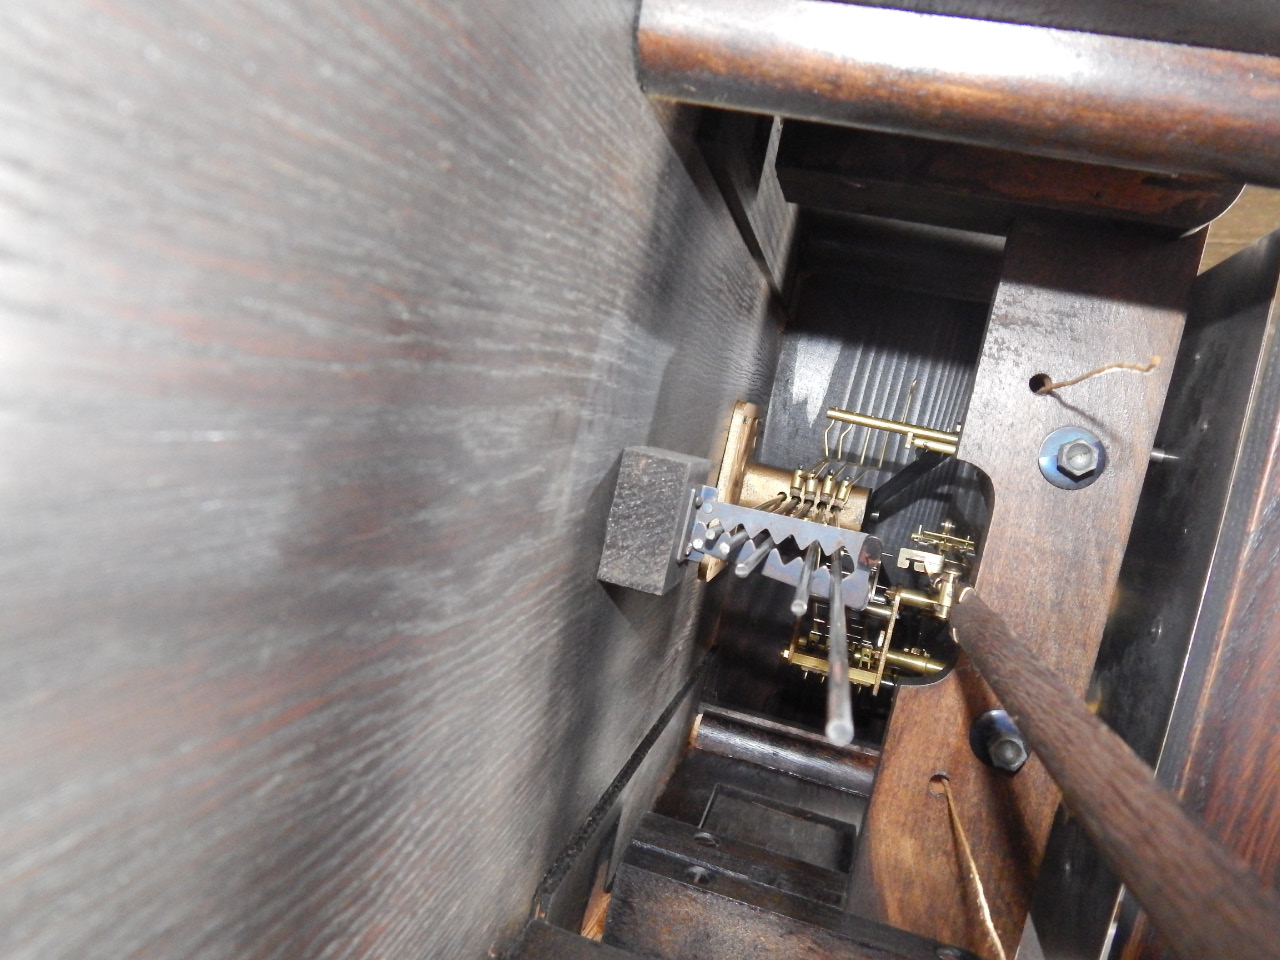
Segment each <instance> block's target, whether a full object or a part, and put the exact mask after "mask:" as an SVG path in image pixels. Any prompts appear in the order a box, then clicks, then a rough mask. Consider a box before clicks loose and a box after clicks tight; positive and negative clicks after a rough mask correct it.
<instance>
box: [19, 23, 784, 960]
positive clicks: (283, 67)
mask: <svg viewBox="0 0 1280 960" xmlns="http://www.w3.org/2000/svg"><path fill="white" fill-rule="evenodd" d="M633 19H634V9H633V6H632V4H631V3H629V2H624V0H617V2H609V3H598V2H591V0H564V2H556V3H541V4H536V5H528V4H525V5H521V4H509V3H501V2H498V0H486V2H474V0H471V2H453V3H431V2H428V3H410V2H393V0H370V2H366V3H362V4H357V5H351V4H345V3H339V2H335V0H320V2H316V3H309V4H302V3H297V2H291V0H286V2H271V3H268V2H265V0H264V2H249V3H232V2H219V0H211V2H199V3H197V2H194V0H164V2H161V0H124V2H119V3H109V2H87V0H86V2H77V0H70V2H67V3H61V4H47V5H20V6H13V7H11V8H9V9H7V10H6V11H5V13H4V14H3V21H4V29H3V30H0V104H2V105H3V111H4V112H3V117H4V128H5V135H4V137H3V138H2V139H0V277H2V278H3V282H2V283H0V371H2V375H0V462H2V463H3V464H4V467H3V484H2V485H0V506H2V509H3V516H4V523H3V525H2V526H0V530H2V533H0V542H2V544H3V549H0V558H2V560H0V563H3V575H2V576H0V602H2V604H3V607H4V610H5V617H4V622H3V626H2V627H0V689H2V690H3V696H0V771H2V772H0V953H2V954H4V955H5V956H6V957H12V958H40V960H48V958H55V957H88V956H103V957H134V958H161V957H163V958H173V957H200V958H222V957H226V958H237V960H241V958H259V957H261V958H267V957H301V956H319V955H324V956H331V957H342V958H354V957H374V956H379V957H385V956H404V957H414V956H431V957H442V958H450V957H457V958H474V957H479V956H482V955H484V954H485V952H486V951H487V950H488V949H490V947H491V945H494V944H497V945H498V946H502V945H504V944H505V943H506V942H507V938H509V937H510V936H513V935H514V934H515V933H516V932H517V931H518V929H519V926H520V924H521V923H522V922H523V920H524V919H525V917H526V916H527V912H528V909H529V903H530V898H531V896H532V894H533V891H534V888H535V886H536V884H537V882H538V879H539V877H540V876H541V874H542V872H543V870H544V869H545V868H546V866H547V864H548V863H549V861H550V860H551V858H552V857H553V856H554V855H555V853H556V852H557V851H558V850H559V848H560V847H561V845H562V844H563V843H564V841H565V839H566V838H567V837H568V835H569V834H570V832H571V831H572V829H573V828H574V827H575V826H576V825H577V823H578V821H579V820H580V819H581V817H582V816H583V814H584V813H585V812H586V811H587V809H588V808H589V807H590V806H591V804H592V802H593V801H594V800H595V798H596V796H597V795H598V794H599V793H600V791H601V790H602V789H603V788H604V787H605V785H606V784H607V783H608V782H609V780H610V779H611V778H612V776H613V775H614V773H615V772H616V771H617V769H618V768H619V767H620V766H621V765H622V763H623V762H624V761H625V759H626V758H627V756H628V755H629V753H630V752H631V750H632V749H633V747H634V746H635V745H636V743H637V742H638V741H639V740H640V738H641V737H642V735H643V734H644V731H645V730H646V729H647V727H648V726H649V724H650V723H651V722H652V720H653V718H654V717H655V716H656V715H657V713H658V712H659V711H661V709H662V708H663V706H664V705H665V704H666V703H667V701H668V700H669V699H670V697H671V696H672V694H673V693H674V691H675V690H676V689H678V688H679V686H680V683H681V681H682V679H683V677H684V676H685V675H686V673H687V671H688V669H689V666H690V662H691V660H692V650H691V648H692V646H693V640H692V638H691V636H690V633H691V628H686V627H684V626H682V625H684V624H686V623H687V622H692V621H694V620H696V613H697V606H698V603H699V594H698V592H697V591H696V590H694V589H692V588H688V587H686V588H683V589H681V590H679V591H677V592H676V593H675V594H674V595H673V596H670V597H667V598H662V599H657V598H651V597H641V596H632V595H627V594H626V593H624V592H621V591H610V590H607V589H605V588H604V587H602V586H601V585H600V584H598V583H597V582H596V580H595V577H594V571H595V566H596V562H597V560H598V551H599V547H600V541H601V537H602V533H603V529H604V520H605V513H606V507H607V501H608V497H609V494H610V491H611V490H612V487H613V472H614V470H615V466H616V461H617V457H618V455H619V452H620V451H621V449H622V448H623V447H624V446H625V445H628V444H636V443H650V444H657V445H661V446H666V447H669V448H672V449H678V450H683V451H685V452H688V453H693V454H699V455H712V454H714V453H715V452H716V451H715V447H716V442H717V435H718V431H719V429H720V428H721V426H722V423H721V422H720V421H721V419H722V418H727V416H728V413H729V410H730V408H731V405H732V401H733V400H734V399H736V398H738V397H746V398H749V399H753V400H756V401H760V400H763V399H764V398H765V396H767V392H768V382H767V377H768V374H767V372H765V371H768V370H771V369H772V367H773V361H774V355H775V352H776V344H777V334H776V325H777V317H776V316H775V311H774V310H773V308H772V307H771V305H770V304H771V301H770V300H769V297H768V293H767V284H766V282H765V280H764V278H763V277H762V276H761V274H760V272H759V270H758V268H757V266H756V264H755V263H754V262H753V260H752V258H751V255H750V253H749V251H748V250H747V249H746V247H745V246H744V244H743V243H742V240H741V239H740V237H739V235H738V233H737V231H736V230H735V228H734V224H733V221H732V218H731V217H730V215H729V213H728V211H727V210H726V209H725V207H724V205H723V202H722V201H721V199H720V197H719V194H718V192H717V190H716V189H715V186H714V183H713V182H712V180H711V178H710V176H709V175H708V174H707V171H706V170H705V168H704V166H703V165H702V164H701V161H700V160H699V159H698V155H697V153H696V150H695V149H694V148H693V146H692V142H693V141H692V131H693V129H694V127H695V126H696V116H695V115H694V114H693V113H692V112H691V111H688V110H685V109H682V108H672V107H663V106H655V105H654V104H652V103H651V102H649V101H648V100H646V99H645V98H644V97H643V95H642V94H641V93H640V91H639V90H638V89H637V85H636V82H635V76H634V65H633V60H632V33H631V31H632V25H633ZM676 739H677V740H678V739H679V738H676Z"/></svg>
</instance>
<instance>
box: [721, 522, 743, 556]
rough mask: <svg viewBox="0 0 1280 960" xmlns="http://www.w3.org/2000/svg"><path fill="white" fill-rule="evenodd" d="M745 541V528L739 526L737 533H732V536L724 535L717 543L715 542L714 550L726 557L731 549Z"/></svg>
mask: <svg viewBox="0 0 1280 960" xmlns="http://www.w3.org/2000/svg"><path fill="white" fill-rule="evenodd" d="M746 542H747V528H746V527H740V528H738V532H737V533H735V534H733V535H732V536H729V537H726V538H725V539H723V540H721V541H720V542H719V543H718V544H716V552H717V553H719V554H720V556H721V557H728V556H729V554H731V553H733V551H735V550H737V549H738V548H739V547H740V546H742V545H743V544H744V543H746Z"/></svg>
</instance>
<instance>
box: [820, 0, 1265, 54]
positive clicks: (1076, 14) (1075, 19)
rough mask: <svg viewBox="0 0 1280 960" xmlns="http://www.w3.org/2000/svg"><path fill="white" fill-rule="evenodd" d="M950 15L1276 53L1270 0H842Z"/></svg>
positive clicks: (844, 0)
mask: <svg viewBox="0 0 1280 960" xmlns="http://www.w3.org/2000/svg"><path fill="white" fill-rule="evenodd" d="M840 2H842V3H858V4H862V5H863V6H868V7H893V8H894V9H897V10H917V11H920V12H921V13H940V14H943V15H945V16H952V17H977V18H979V19H982V20H1001V21H1004V22H1005V23H1030V24H1035V25H1037V26H1041V27H1060V28H1062V29H1064V30H1085V31H1088V32H1089V33H1107V34H1111V35H1112V36H1117V37H1135V38H1138V39H1141V40H1164V41H1167V42H1169V43H1188V44H1193V45H1195V46H1201V47H1214V48H1216V49H1221V50H1242V51H1245V52H1248V53H1266V54H1272V55H1280V8H1277V7H1276V5H1275V3H1273V2H1272V0H1231V2H1230V3H1205V2H1204V0H1125V2H1124V3H1115V2H1114V0H1071V2H1070V3H1063V2H1062V0H840Z"/></svg>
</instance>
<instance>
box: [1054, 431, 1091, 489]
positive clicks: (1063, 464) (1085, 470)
mask: <svg viewBox="0 0 1280 960" xmlns="http://www.w3.org/2000/svg"><path fill="white" fill-rule="evenodd" d="M1097 469H1098V450H1097V448H1096V447H1095V446H1094V445H1093V444H1092V443H1090V442H1089V441H1088V440H1072V441H1071V442H1070V443H1064V444H1063V445H1062V446H1061V447H1059V448H1058V470H1059V471H1061V472H1062V473H1063V474H1065V475H1066V476H1068V477H1070V478H1071V479H1072V480H1079V479H1081V478H1082V477H1087V476H1088V475H1089V474H1091V473H1093V471H1095V470H1097Z"/></svg>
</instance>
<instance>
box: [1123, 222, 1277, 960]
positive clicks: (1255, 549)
mask: <svg viewBox="0 0 1280 960" xmlns="http://www.w3.org/2000/svg"><path fill="white" fill-rule="evenodd" d="M1196 292H1197V301H1198V306H1199V307H1200V308H1201V310H1202V312H1204V313H1206V314H1207V315H1208V316H1210V317H1216V318H1219V319H1220V320H1221V321H1222V322H1224V323H1235V324H1241V323H1245V322H1249V323H1257V322H1261V323H1263V324H1264V328H1265V332H1264V335H1263V337H1262V342H1261V347H1260V349H1259V350H1258V352H1257V359H1256V370H1255V371H1254V373H1253V376H1252V378H1251V379H1252V387H1251V390H1250V396H1249V407H1248V410H1247V412H1246V414H1245V416H1244V421H1243V426H1242V428H1241V429H1240V437H1239V441H1238V445H1237V446H1236V449H1235V451H1234V456H1233V457H1232V460H1233V472H1232V476H1231V485H1230V488H1229V490H1228V491H1227V495H1226V496H1225V498H1221V499H1219V500H1218V501H1217V502H1213V501H1211V502H1210V503H1211V505H1212V506H1214V507H1215V508H1216V509H1218V510H1219V511H1221V513H1220V515H1221V518H1222V519H1221V530H1220V531H1219V532H1218V534H1217V537H1216V542H1215V544H1214V553H1213V561H1212V565H1211V566H1210V568H1209V571H1208V574H1207V576H1206V577H1205V582H1204V589H1203V594H1202V598H1201V600H1200V604H1199V608H1198V610H1197V617H1196V621H1195V629H1194V632H1193V633H1192V635H1191V645H1190V651H1189V653H1188V655H1187V658H1186V662H1185V666H1184V667H1183V671H1182V677H1181V683H1180V686H1179V689H1178V695H1177V698H1176V700H1175V701H1174V705H1173V714H1172V717H1171V720H1170V723H1169V731H1168V734H1167V736H1166V737H1165V739H1164V742H1163V744H1162V749H1161V754H1160V760H1159V763H1158V764H1157V774H1158V776H1159V778H1160V780H1161V782H1163V783H1164V784H1166V785H1167V786H1169V787H1171V788H1172V789H1173V790H1174V791H1175V792H1176V794H1177V796H1178V798H1179V800H1180V801H1181V803H1182V804H1183V806H1185V807H1186V808H1187V809H1188V810H1190V811H1191V812H1192V813H1193V814H1194V815H1196V816H1197V817H1198V818H1199V820H1200V821H1201V822H1202V823H1203V824H1204V826H1205V828H1206V830H1207V831H1208V832H1209V834H1210V835H1211V836H1212V837H1214V838H1215V839H1217V840H1218V841H1220V842H1221V843H1222V844H1223V845H1224V846H1226V847H1227V848H1228V849H1229V850H1231V851H1232V852H1233V853H1234V854H1236V855H1237V856H1238V857H1239V858H1240V859H1241V860H1243V861H1244V862H1245V863H1246V864H1247V865H1248V866H1249V867H1250V868H1251V870H1252V871H1253V872H1254V873H1255V874H1256V875H1257V876H1258V877H1259V878H1261V880H1262V882H1263V883H1264V884H1266V885H1268V886H1270V887H1271V888H1273V889H1280V742H1278V741H1277V737H1276V730H1277V729H1278V728H1280V698H1277V696H1276V692H1275V682H1274V678H1275V676H1276V672H1277V670H1280V634H1278V633H1277V629H1276V623H1275V611H1276V605H1277V602H1278V599H1277V598H1278V597H1280V573H1278V568H1277V563H1276V560H1277V557H1278V556H1280V514H1278V512H1277V504H1280V472H1278V468H1277V464H1280V339H1278V338H1277V334H1278V333H1280V233H1274V234H1272V235H1271V236H1269V237H1267V238H1265V239H1263V240H1261V241H1259V242H1258V243H1256V244H1254V245H1253V246H1252V247H1250V248H1249V249H1247V250H1244V251H1242V252H1240V253H1239V254H1237V255H1236V256H1234V257H1232V258H1231V259H1230V260H1228V261H1226V262H1225V263H1222V264H1220V265H1219V266H1217V267H1215V268H1214V269H1213V270H1210V271H1209V272H1208V273H1206V274H1204V275H1203V276H1201V277H1200V278H1199V280H1198V281H1197V291H1196ZM1204 353H1205V355H1206V356H1205V358H1204V359H1205V360H1207V361H1208V362H1209V363H1213V361H1214V360H1215V359H1216V358H1215V357H1214V356H1213V353H1214V350H1213V344H1212V343H1211V342H1210V343H1208V344H1206V345H1205V347H1204ZM1192 359H1193V361H1200V360H1201V356H1200V351H1197V353H1196V355H1195V356H1194V357H1193V358H1192ZM1196 372H1198V371H1194V370H1193V371H1192V373H1191V374H1189V375H1190V376H1195V374H1196ZM1246 376H1247V375H1246ZM1222 415H1224V414H1223V412H1222V411H1220V410H1218V409H1217V408H1215V407H1212V406H1209V407H1208V408H1207V409H1206V411H1205V414H1204V420H1202V421H1201V423H1202V424H1205V425H1207V426H1205V427H1202V428H1201V429H1210V430H1211V429H1214V426H1215V424H1214V418H1216V417H1219V416H1222ZM1188 446H1190V444H1188ZM1224 500H1225V502H1223V501H1224ZM1134 914H1135V905H1134V904H1133V903H1132V902H1128V901H1126V902H1125V903H1124V904H1123V906H1122V910H1121V914H1120V933H1119V935H1118V941H1119V942H1121V943H1124V950H1123V953H1122V954H1121V955H1122V956H1124V957H1125V958H1126V960H1137V958H1142V960H1156V958H1163V957H1167V956H1170V955H1172V952H1173V951H1172V947H1171V945H1170V943H1169V942H1168V940H1167V938H1165V937H1161V936H1160V935H1159V934H1158V933H1157V932H1155V931H1153V930H1152V928H1151V924H1150V922H1149V920H1148V918H1147V917H1146V916H1145V915H1138V916H1136V917H1135V916H1134ZM1126 935H1128V942H1127V943H1125V942H1124V941H1125V939H1126Z"/></svg>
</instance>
